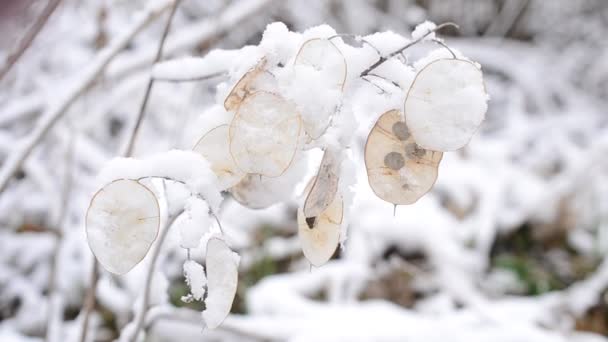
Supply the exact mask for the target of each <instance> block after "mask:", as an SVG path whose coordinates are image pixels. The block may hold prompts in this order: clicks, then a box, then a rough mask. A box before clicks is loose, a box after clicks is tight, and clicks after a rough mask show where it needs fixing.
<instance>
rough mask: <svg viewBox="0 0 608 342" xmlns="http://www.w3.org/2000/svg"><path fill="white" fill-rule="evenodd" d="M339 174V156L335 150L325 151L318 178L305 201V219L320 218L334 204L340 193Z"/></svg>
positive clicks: (328, 149)
mask: <svg viewBox="0 0 608 342" xmlns="http://www.w3.org/2000/svg"><path fill="white" fill-rule="evenodd" d="M339 174H340V159H339V154H338V153H337V151H335V150H334V149H331V148H327V149H325V152H324V153H323V159H322V160H321V165H320V166H319V171H318V172H317V176H316V177H315V179H314V181H313V183H312V187H311V189H310V191H309V192H308V195H307V196H306V200H305V201H304V207H303V211H304V217H306V218H313V217H317V216H319V215H320V214H321V213H322V212H323V211H324V210H325V209H326V208H327V207H328V206H329V205H330V204H331V203H332V202H333V200H334V198H335V196H336V192H337V191H338V182H339V180H340V178H339V177H340V175H339Z"/></svg>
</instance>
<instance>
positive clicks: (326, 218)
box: [298, 179, 344, 267]
mask: <svg viewBox="0 0 608 342" xmlns="http://www.w3.org/2000/svg"><path fill="white" fill-rule="evenodd" d="M314 182H315V180H314V179H313V180H312V181H311V182H310V183H309V184H308V186H307V188H306V190H305V192H309V191H310V189H311V188H312V187H313V184H314ZM343 215H344V201H343V200H342V196H341V195H340V194H335V196H334V199H333V201H332V202H331V203H330V204H329V206H327V208H325V210H323V211H322V212H321V213H320V214H319V215H318V216H315V217H312V218H307V217H305V216H304V210H303V209H302V208H300V209H298V235H299V237H300V243H301V245H302V252H303V253H304V256H305V257H306V259H308V261H309V262H310V263H311V264H313V265H314V266H317V267H318V266H321V265H323V264H325V263H326V262H327V261H328V260H329V259H330V258H331V256H332V255H333V254H334V252H335V251H336V248H338V245H339V244H340V230H341V224H342V217H343Z"/></svg>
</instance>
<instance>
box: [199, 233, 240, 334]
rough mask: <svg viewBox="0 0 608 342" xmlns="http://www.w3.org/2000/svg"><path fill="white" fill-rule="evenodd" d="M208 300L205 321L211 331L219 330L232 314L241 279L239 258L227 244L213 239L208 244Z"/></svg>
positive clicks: (206, 261) (206, 264) (206, 300)
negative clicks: (239, 279) (231, 310)
mask: <svg viewBox="0 0 608 342" xmlns="http://www.w3.org/2000/svg"><path fill="white" fill-rule="evenodd" d="M205 266H206V269H207V298H206V299H205V310H204V311H203V320H204V321H205V324H206V325H207V327H208V328H209V329H215V328H217V327H218V326H219V325H220V324H222V322H223V321H224V319H226V317H227V316H228V314H229V313H230V309H231V308H232V303H233V302H234V297H235V295H236V288H237V284H238V278H239V272H238V268H239V256H238V255H237V254H236V253H234V252H233V251H232V250H230V248H229V247H228V245H227V244H226V242H224V240H222V239H220V238H216V237H212V238H210V239H209V241H208V242H207V254H206V257H205Z"/></svg>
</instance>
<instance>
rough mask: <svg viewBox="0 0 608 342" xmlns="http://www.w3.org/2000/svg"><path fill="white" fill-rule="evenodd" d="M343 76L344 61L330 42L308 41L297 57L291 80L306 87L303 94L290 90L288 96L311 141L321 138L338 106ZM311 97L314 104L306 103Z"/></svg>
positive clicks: (343, 82) (316, 39) (320, 40)
mask: <svg viewBox="0 0 608 342" xmlns="http://www.w3.org/2000/svg"><path fill="white" fill-rule="evenodd" d="M346 72H347V67H346V59H345V58H344V55H342V53H341V52H340V50H339V49H338V48H337V47H336V45H335V44H334V43H333V42H332V41H331V40H328V39H321V38H315V39H310V40H307V41H306V42H304V44H302V47H301V48H300V50H299V52H298V54H297V55H296V58H295V60H294V79H295V80H296V82H301V84H304V85H306V86H305V87H303V88H301V89H303V91H299V90H298V89H300V87H294V88H292V89H291V90H289V95H288V96H290V98H292V99H294V100H295V101H296V102H297V103H298V106H299V107H298V108H299V109H300V110H301V111H302V124H303V127H304V131H305V132H306V134H307V135H308V136H309V137H310V138H311V139H312V140H316V139H318V138H319V137H321V136H322V135H323V134H324V133H325V132H326V131H327V128H328V126H329V125H330V124H331V118H332V117H333V115H334V113H335V112H336V111H337V110H338V108H339V106H340V101H341V98H342V96H341V94H342V91H343V89H344V84H345V82H346ZM311 87H314V89H311ZM306 89H308V90H306ZM310 97H314V98H316V99H317V101H312V102H311V101H309V100H308V99H309V98H310Z"/></svg>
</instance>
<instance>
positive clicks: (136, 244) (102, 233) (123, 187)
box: [85, 179, 160, 274]
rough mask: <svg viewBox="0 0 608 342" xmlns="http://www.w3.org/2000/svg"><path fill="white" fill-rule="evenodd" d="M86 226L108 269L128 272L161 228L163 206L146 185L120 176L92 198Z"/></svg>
mask: <svg viewBox="0 0 608 342" xmlns="http://www.w3.org/2000/svg"><path fill="white" fill-rule="evenodd" d="M85 226H86V232H87V241H88V243H89V247H90V248H91V251H92V252H93V254H94V255H95V257H96V258H97V260H98V261H99V263H100V264H101V265H102V266H103V267H104V268H105V269H106V270H108V271H109V272H112V273H115V274H125V273H127V272H129V271H130V270H131V269H132V268H133V267H135V265H137V264H138V263H139V262H140V261H141V260H142V259H143V258H144V257H145V256H146V254H147V253H148V250H150V247H151V246H152V243H153V242H154V240H156V236H157V235H158V230H159V227H160V208H159V205H158V201H157V199H156V196H155V195H154V193H153V192H152V191H151V190H150V189H148V187H146V186H145V185H143V184H141V183H139V182H137V181H135V180H129V179H119V180H116V181H113V182H112V183H109V184H107V185H105V186H104V187H103V188H101V189H100V190H99V191H97V193H96V194H95V195H94V196H93V198H92V199H91V203H90V205H89V208H88V209H87V214H86V219H85Z"/></svg>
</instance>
